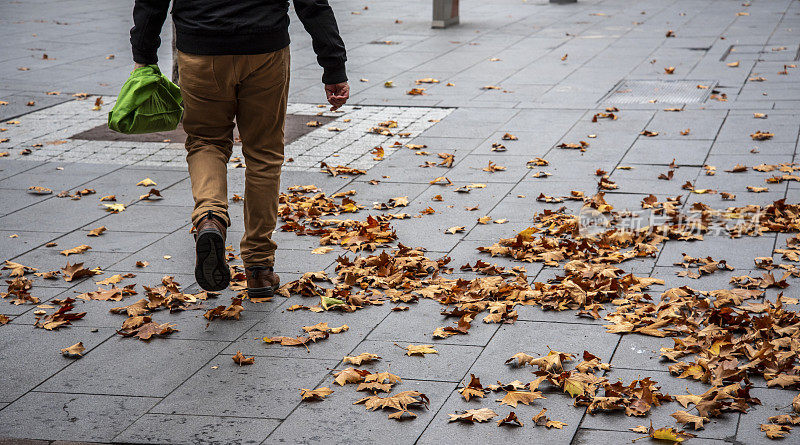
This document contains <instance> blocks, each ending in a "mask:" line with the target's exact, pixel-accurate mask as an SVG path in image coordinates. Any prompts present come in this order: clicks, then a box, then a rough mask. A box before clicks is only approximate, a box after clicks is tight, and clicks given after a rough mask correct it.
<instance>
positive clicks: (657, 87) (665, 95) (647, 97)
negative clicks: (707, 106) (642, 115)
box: [599, 80, 717, 104]
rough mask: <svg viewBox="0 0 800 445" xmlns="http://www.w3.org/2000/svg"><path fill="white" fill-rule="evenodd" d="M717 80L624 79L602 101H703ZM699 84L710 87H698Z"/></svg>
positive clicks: (634, 102) (643, 102) (630, 102)
mask: <svg viewBox="0 0 800 445" xmlns="http://www.w3.org/2000/svg"><path fill="white" fill-rule="evenodd" d="M716 84H717V82H716V81H712V80H623V81H620V83H618V84H617V85H616V86H615V87H614V88H613V89H612V90H611V92H609V93H608V94H606V95H605V96H604V97H603V98H602V99H600V101H599V102H600V103H616V104H646V103H668V104H686V103H701V102H705V101H706V99H708V96H709V94H711V90H712V89H713V88H714V87H715V86H716ZM698 85H702V86H706V87H708V88H705V89H704V88H698V87H697V86H698Z"/></svg>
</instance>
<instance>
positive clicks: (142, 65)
mask: <svg viewBox="0 0 800 445" xmlns="http://www.w3.org/2000/svg"><path fill="white" fill-rule="evenodd" d="M146 66H147V65H145V64H144V63H134V64H133V69H137V68H144V67H146Z"/></svg>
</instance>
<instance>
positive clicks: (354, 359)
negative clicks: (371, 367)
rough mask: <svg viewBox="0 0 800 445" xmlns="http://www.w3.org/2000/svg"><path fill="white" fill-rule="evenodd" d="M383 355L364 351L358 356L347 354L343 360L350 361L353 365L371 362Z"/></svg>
mask: <svg viewBox="0 0 800 445" xmlns="http://www.w3.org/2000/svg"><path fill="white" fill-rule="evenodd" d="M380 358H381V357H380V356H378V355H376V354H370V353H368V352H362V353H361V354H358V355H356V356H345V357H344V358H343V359H342V361H343V362H345V363H350V364H352V365H356V366H358V365H360V364H362V363H369V362H371V361H373V360H378V359H380Z"/></svg>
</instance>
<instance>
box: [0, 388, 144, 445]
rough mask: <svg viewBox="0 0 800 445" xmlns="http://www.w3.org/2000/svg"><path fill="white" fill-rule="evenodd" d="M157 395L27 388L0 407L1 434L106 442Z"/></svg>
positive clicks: (128, 423)
mask: <svg viewBox="0 0 800 445" xmlns="http://www.w3.org/2000/svg"><path fill="white" fill-rule="evenodd" d="M157 401H158V399H155V398H151V397H124V396H116V395H97V394H68V393H48V392H29V393H28V394H26V395H24V396H23V397H22V398H20V399H18V400H17V401H15V402H14V403H12V404H11V405H9V406H7V407H6V408H5V409H3V410H2V411H0V419H2V424H3V426H2V428H0V435H2V436H5V437H18V438H33V439H44V440H56V439H58V440H80V441H94V442H110V441H111V440H112V439H113V438H114V436H116V435H117V434H119V433H120V432H121V431H122V430H124V429H125V428H126V427H127V426H128V425H130V424H131V423H133V422H134V421H135V420H136V419H137V418H139V417H140V416H141V415H142V414H144V413H145V412H146V411H147V410H148V409H149V408H150V407H152V406H153V405H154V404H155V403H156V402H157Z"/></svg>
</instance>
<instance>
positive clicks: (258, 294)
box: [247, 286, 278, 298]
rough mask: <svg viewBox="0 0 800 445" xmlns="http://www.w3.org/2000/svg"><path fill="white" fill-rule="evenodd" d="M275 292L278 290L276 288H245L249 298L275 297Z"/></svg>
mask: <svg viewBox="0 0 800 445" xmlns="http://www.w3.org/2000/svg"><path fill="white" fill-rule="evenodd" d="M276 290H278V286H272V287H258V288H255V289H253V288H247V296H248V297H250V298H269V297H272V296H273V295H275V291H276Z"/></svg>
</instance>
